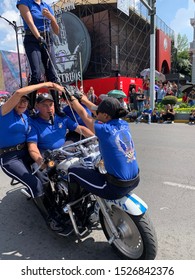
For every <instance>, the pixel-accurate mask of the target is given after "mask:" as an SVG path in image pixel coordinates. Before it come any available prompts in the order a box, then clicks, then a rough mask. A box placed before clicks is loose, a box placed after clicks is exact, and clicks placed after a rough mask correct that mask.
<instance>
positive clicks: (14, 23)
mask: <svg viewBox="0 0 195 280" xmlns="http://www.w3.org/2000/svg"><path fill="white" fill-rule="evenodd" d="M0 18H2V19H4V20H5V21H7V22H8V23H9V24H10V25H11V26H12V27H13V28H14V31H15V34H16V48H17V53H18V66H19V78H20V87H22V86H23V85H22V68H21V61H20V50H19V43H18V26H17V24H16V22H15V21H12V22H11V21H9V20H8V19H6V18H4V17H2V16H1V15H0Z"/></svg>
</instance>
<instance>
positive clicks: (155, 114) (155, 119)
mask: <svg viewBox="0 0 195 280" xmlns="http://www.w3.org/2000/svg"><path fill="white" fill-rule="evenodd" d="M159 121H160V114H159V112H158V110H157V108H154V110H153V111H152V114H151V122H152V123H158V122H159Z"/></svg>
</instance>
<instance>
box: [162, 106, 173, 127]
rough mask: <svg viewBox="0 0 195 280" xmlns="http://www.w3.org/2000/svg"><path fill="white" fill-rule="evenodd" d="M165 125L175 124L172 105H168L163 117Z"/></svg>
mask: <svg viewBox="0 0 195 280" xmlns="http://www.w3.org/2000/svg"><path fill="white" fill-rule="evenodd" d="M162 118H163V123H174V120H175V111H174V109H173V106H172V105H171V104H167V105H166V110H165V113H164V114H163V115H162Z"/></svg>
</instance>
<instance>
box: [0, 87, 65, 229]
mask: <svg viewBox="0 0 195 280" xmlns="http://www.w3.org/2000/svg"><path fill="white" fill-rule="evenodd" d="M42 87H46V88H49V89H54V90H59V89H61V87H60V86H59V85H57V84H54V83H51V82H46V83H41V84H37V85H30V86H27V87H24V88H20V89H18V90H16V92H15V93H14V94H13V95H12V96H11V97H10V98H9V99H8V100H7V102H6V103H5V104H3V105H2V106H1V107H0V127H1V129H0V160H1V168H2V170H3V172H4V173H5V174H7V175H8V176H9V177H11V178H12V179H15V180H17V181H19V182H20V183H21V184H22V185H24V186H26V187H27V189H28V191H29V193H30V195H31V196H32V198H33V200H34V202H35V204H36V205H37V207H38V208H39V209H40V208H41V205H42V204H40V197H42V196H43V195H44V191H43V186H42V183H41V181H40V180H39V179H38V178H37V177H36V176H34V175H32V171H31V164H32V159H31V157H30V155H29V153H28V149H27V144H26V141H27V134H28V131H29V122H28V116H27V115H26V114H25V112H26V111H27V108H28V102H29V97H28V94H29V93H31V92H34V93H35V92H36V91H37V90H39V89H40V88H42ZM47 224H48V226H49V227H50V228H51V229H52V230H56V223H55V221H54V219H52V217H50V216H49V215H48V219H47Z"/></svg>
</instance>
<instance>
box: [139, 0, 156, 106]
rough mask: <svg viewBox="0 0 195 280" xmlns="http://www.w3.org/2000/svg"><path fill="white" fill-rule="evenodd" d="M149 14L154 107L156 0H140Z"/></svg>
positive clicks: (151, 83)
mask: <svg viewBox="0 0 195 280" xmlns="http://www.w3.org/2000/svg"><path fill="white" fill-rule="evenodd" d="M140 1H141V2H142V4H143V5H144V6H145V7H146V8H147V9H148V13H149V15H150V30H151V31H150V107H151V109H152V110H153V109H154V93H155V61H156V60H155V58H156V0H140Z"/></svg>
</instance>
